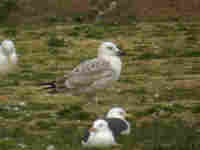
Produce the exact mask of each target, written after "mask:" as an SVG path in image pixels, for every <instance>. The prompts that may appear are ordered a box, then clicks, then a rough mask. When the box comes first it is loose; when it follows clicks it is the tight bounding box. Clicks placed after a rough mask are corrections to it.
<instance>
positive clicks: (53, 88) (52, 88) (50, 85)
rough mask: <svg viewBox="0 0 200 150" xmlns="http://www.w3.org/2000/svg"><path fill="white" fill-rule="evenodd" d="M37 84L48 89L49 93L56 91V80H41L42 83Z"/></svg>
mask: <svg viewBox="0 0 200 150" xmlns="http://www.w3.org/2000/svg"><path fill="white" fill-rule="evenodd" d="M39 86H43V87H44V88H43V89H44V90H48V91H49V93H56V92H57V90H56V88H57V86H56V81H51V82H43V83H40V84H39Z"/></svg>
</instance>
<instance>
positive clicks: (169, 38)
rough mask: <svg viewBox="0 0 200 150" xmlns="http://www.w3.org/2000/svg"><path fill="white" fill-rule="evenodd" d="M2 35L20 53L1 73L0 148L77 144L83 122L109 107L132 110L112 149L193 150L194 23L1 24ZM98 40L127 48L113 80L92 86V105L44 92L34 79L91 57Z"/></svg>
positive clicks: (36, 149)
mask: <svg viewBox="0 0 200 150" xmlns="http://www.w3.org/2000/svg"><path fill="white" fill-rule="evenodd" d="M8 37H9V38H11V39H12V40H14V41H15V43H16V48H17V52H18V53H19V55H20V56H19V65H18V66H17V68H16V69H15V70H14V71H13V72H10V73H8V74H7V75H2V76H1V82H0V88H1V90H0V95H1V96H4V98H1V99H0V150H68V149H70V150H80V149H83V148H82V147H81V144H80V141H81V137H82V136H83V134H84V130H85V128H88V127H90V126H91V124H92V121H94V120H95V119H96V118H98V117H102V116H103V115H104V114H105V113H106V112H107V111H108V110H109V109H110V108H111V107H113V106H121V107H123V108H125V109H126V110H127V111H128V112H129V113H130V114H132V118H130V119H129V121H130V122H131V125H132V126H131V127H132V133H131V135H130V136H122V137H120V138H119V139H117V140H118V143H120V144H122V147H120V148H112V149H122V150H172V149H173V150H190V149H191V150H199V149H200V119H199V118H200V101H199V98H200V92H199V88H200V49H199V47H200V23H199V22H139V23H136V22H133V23H132V24H130V25H117V24H116V25H102V24H78V23H75V24H72V25H68V24H64V23H56V22H50V23H49V24H41V25H21V26H10V25H9V26H8V25H1V28H0V40H3V39H5V38H8ZM102 41H112V42H115V43H116V44H118V45H119V47H120V48H121V49H123V50H124V51H125V52H126V54H127V55H126V56H125V57H123V58H122V61H123V68H122V73H121V77H120V80H119V81H118V82H117V83H116V84H115V85H113V88H111V89H108V90H106V91H105V92H102V93H98V97H99V100H100V104H99V105H98V106H97V105H96V104H95V103H90V104H88V102H91V98H90V97H89V96H87V95H80V96H73V95H70V94H64V93H60V94H53V95H52V94H48V93H47V92H46V91H44V90H42V89H41V88H40V87H39V86H38V84H39V83H40V82H43V81H51V80H54V79H55V78H56V77H58V76H62V75H64V73H66V72H68V71H70V70H72V69H73V67H75V66H76V65H78V64H79V63H80V62H82V61H84V60H86V59H90V58H93V57H95V56H96V54H97V48H98V46H99V44H100V43H101V42H102ZM6 96H8V98H6ZM110 149H111V148H109V150H110Z"/></svg>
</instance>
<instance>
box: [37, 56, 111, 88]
mask: <svg viewBox="0 0 200 150" xmlns="http://www.w3.org/2000/svg"><path fill="white" fill-rule="evenodd" d="M113 76H114V71H113V70H112V68H111V66H110V64H109V62H107V61H104V60H102V59H98V58H97V59H92V60H89V61H86V62H83V63H81V64H80V65H78V66H77V67H76V68H74V69H73V70H72V72H70V73H68V74H67V75H65V76H64V77H62V78H58V79H56V81H53V82H47V83H41V84H40V85H41V86H48V87H47V88H46V89H50V90H54V91H55V92H63V91H65V90H70V89H74V90H73V91H74V92H91V91H92V90H95V89H98V88H103V87H105V86H106V85H107V84H108V83H110V81H113V80H114V78H113ZM54 91H53V92H54Z"/></svg>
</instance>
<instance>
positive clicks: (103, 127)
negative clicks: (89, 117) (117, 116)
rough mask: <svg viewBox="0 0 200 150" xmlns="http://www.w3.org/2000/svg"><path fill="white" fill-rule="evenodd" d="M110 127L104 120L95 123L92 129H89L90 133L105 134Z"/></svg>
mask: <svg viewBox="0 0 200 150" xmlns="http://www.w3.org/2000/svg"><path fill="white" fill-rule="evenodd" d="M108 130H109V127H108V123H107V122H106V121H105V120H103V119H98V120H96V121H95V122H94V123H93V126H92V128H90V129H89V131H90V132H94V133H97V132H102V131H103V132H104V131H108Z"/></svg>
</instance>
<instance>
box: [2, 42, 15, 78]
mask: <svg viewBox="0 0 200 150" xmlns="http://www.w3.org/2000/svg"><path fill="white" fill-rule="evenodd" d="M17 60H18V58H17V54H16V49H15V45H14V43H13V42H12V41H11V40H4V41H3V42H2V43H1V45H0V73H1V74H3V73H6V72H8V71H10V69H12V68H13V67H14V66H15V65H16V64H17Z"/></svg>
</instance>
